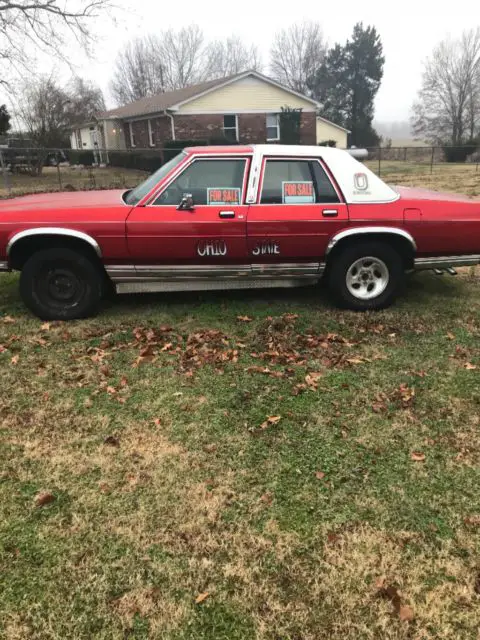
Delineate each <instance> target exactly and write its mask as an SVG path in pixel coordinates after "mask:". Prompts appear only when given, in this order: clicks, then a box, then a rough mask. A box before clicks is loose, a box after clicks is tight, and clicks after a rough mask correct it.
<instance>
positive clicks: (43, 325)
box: [40, 322, 50, 331]
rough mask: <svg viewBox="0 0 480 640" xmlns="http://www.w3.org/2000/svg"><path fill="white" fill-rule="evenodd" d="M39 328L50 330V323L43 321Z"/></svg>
mask: <svg viewBox="0 0 480 640" xmlns="http://www.w3.org/2000/svg"><path fill="white" fill-rule="evenodd" d="M40 329H41V330H42V331H50V323H49V322H44V323H43V324H42V326H41V327H40Z"/></svg>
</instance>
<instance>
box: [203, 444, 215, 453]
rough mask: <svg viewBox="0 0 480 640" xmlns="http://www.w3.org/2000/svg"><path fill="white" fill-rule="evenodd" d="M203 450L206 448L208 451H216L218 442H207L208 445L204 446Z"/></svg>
mask: <svg viewBox="0 0 480 640" xmlns="http://www.w3.org/2000/svg"><path fill="white" fill-rule="evenodd" d="M203 450H204V451H205V452H206V453H214V452H215V451H216V450H217V445H216V444H206V445H205V446H204V447H203Z"/></svg>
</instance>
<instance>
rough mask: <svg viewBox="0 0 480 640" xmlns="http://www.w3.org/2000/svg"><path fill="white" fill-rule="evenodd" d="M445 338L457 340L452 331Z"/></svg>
mask: <svg viewBox="0 0 480 640" xmlns="http://www.w3.org/2000/svg"><path fill="white" fill-rule="evenodd" d="M445 337H446V338H448V339H449V340H455V336H454V335H453V333H451V332H450V331H449V332H448V333H447V335H446V336H445Z"/></svg>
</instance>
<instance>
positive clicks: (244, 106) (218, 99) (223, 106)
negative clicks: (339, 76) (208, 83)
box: [179, 77, 315, 113]
mask: <svg viewBox="0 0 480 640" xmlns="http://www.w3.org/2000/svg"><path fill="white" fill-rule="evenodd" d="M285 106H289V107H293V108H302V109H303V110H304V111H314V110H315V105H314V104H312V103H311V102H308V100H304V99H303V98H300V97H297V96H296V95H294V94H292V93H290V92H288V91H285V90H284V89H280V88H279V87H276V86H274V85H272V84H269V83H268V82H264V81H263V80H260V79H259V78H253V77H246V78H242V79H241V80H238V81H237V82H232V84H229V85H227V86H225V87H221V88H220V89H217V90H216V91H212V92H211V93H207V94H206V95H204V96H201V97H200V98H197V99H196V100H192V101H191V102H188V103H186V104H185V105H184V106H182V107H180V109H179V113H198V112H200V113H201V112H206V113H228V112H233V113H235V112H239V111H248V112H250V113H252V112H255V111H263V112H273V113H279V112H280V108H281V107H285Z"/></svg>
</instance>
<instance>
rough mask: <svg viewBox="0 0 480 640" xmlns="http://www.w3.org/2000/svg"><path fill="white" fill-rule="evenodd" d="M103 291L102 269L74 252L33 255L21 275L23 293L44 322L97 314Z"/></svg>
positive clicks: (57, 249)
mask: <svg viewBox="0 0 480 640" xmlns="http://www.w3.org/2000/svg"><path fill="white" fill-rule="evenodd" d="M103 291H104V274H103V273H102V271H101V268H100V267H99V266H98V265H97V264H96V263H95V262H94V261H93V260H92V259H90V258H89V257H87V256H86V255H84V254H82V253H80V252H77V251H73V250H71V249H59V248H52V249H44V250H41V251H37V252H36V253H34V254H33V255H32V256H31V257H30V258H29V259H28V260H27V262H26V263H25V265H24V267H23V269H22V273H21V275H20V294H21V296H22V299H23V301H24V303H25V304H26V306H27V307H28V308H29V309H30V311H32V312H33V313H34V314H35V315H36V316H38V317H39V318H41V319H42V320H75V319H77V318H86V317H87V316H90V315H92V314H93V313H95V311H96V309H97V307H98V305H99V303H100V300H101V299H102V295H103Z"/></svg>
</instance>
